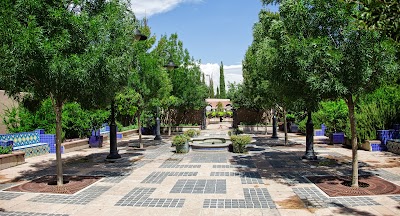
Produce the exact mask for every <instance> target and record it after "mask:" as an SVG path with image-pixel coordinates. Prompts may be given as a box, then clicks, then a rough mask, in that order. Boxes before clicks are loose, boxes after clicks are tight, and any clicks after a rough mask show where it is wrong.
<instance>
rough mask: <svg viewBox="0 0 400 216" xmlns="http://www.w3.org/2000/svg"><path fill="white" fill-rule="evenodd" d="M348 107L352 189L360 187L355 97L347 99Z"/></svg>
mask: <svg viewBox="0 0 400 216" xmlns="http://www.w3.org/2000/svg"><path fill="white" fill-rule="evenodd" d="M346 102H347V107H348V108H349V119H350V131H351V147H352V163H353V164H352V181H351V187H356V188H357V187H358V152H357V150H358V145H357V131H356V118H355V115H354V101H353V96H351V95H350V96H348V97H347V100H346Z"/></svg>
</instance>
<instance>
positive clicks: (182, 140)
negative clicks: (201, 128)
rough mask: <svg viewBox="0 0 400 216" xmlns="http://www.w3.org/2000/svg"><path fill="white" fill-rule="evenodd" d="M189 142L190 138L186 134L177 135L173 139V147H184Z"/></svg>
mask: <svg viewBox="0 0 400 216" xmlns="http://www.w3.org/2000/svg"><path fill="white" fill-rule="evenodd" d="M188 140H190V137H189V136H187V135H185V134H181V135H177V136H175V137H174V138H173V139H172V145H174V146H183V145H185V144H186V143H187V142H188Z"/></svg>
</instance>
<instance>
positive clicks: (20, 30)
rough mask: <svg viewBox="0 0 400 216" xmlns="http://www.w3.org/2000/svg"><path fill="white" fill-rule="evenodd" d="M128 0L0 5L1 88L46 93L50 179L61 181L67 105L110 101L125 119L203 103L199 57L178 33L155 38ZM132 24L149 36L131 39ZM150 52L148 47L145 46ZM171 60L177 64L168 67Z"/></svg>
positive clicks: (29, 0) (27, 0) (9, 1)
mask: <svg viewBox="0 0 400 216" xmlns="http://www.w3.org/2000/svg"><path fill="white" fill-rule="evenodd" d="M129 7H130V5H129V1H121V0H119V1H118V0H110V1H105V0H101V1H85V0H78V1H37V0H17V1H14V0H4V1H1V3H0V17H1V19H0V36H1V38H2V40H1V42H0V43H1V44H0V86H1V88H2V89H4V90H6V93H7V94H9V95H10V96H14V97H18V96H19V95H20V92H27V93H28V94H29V95H30V96H32V97H34V98H35V99H36V100H45V99H48V98H50V101H51V104H52V107H53V110H54V113H55V122H56V130H55V131H56V140H57V142H56V143H57V144H56V149H57V150H56V151H57V154H56V159H57V183H58V184H62V182H63V180H62V160H61V151H60V149H61V141H62V140H61V137H62V110H63V108H64V105H65V104H66V103H69V102H78V103H79V104H80V106H81V107H82V108H84V109H89V110H92V109H104V108H106V107H107V106H109V105H110V104H111V101H112V100H115V101H116V104H117V110H118V111H119V113H120V114H121V115H124V116H125V117H126V118H132V119H133V118H134V117H135V116H137V117H138V121H139V124H140V116H141V114H142V113H143V112H144V111H146V110H153V111H154V110H155V107H161V108H163V109H164V110H165V111H166V112H165V113H167V116H168V114H169V113H172V112H173V110H174V109H177V108H181V107H184V108H186V109H192V108H194V109H196V108H200V107H204V99H205V98H206V96H207V86H206V85H205V84H204V83H203V82H202V81H201V72H200V68H199V61H196V60H195V59H193V57H191V56H190V54H189V52H188V50H187V49H184V48H183V43H182V42H181V41H180V40H179V39H178V36H177V34H173V35H171V36H169V37H168V36H162V37H161V39H160V40H159V41H158V43H157V44H156V36H155V35H151V29H150V27H149V26H147V23H146V20H144V21H143V22H140V21H139V20H137V19H136V17H135V15H134V14H133V13H132V12H131V11H130V10H129ZM135 29H139V30H140V31H141V32H142V33H143V34H145V35H148V36H149V38H148V40H146V41H141V42H139V41H135V39H134V37H135V34H134V33H135ZM152 47H154V49H152V50H151V48H152ZM170 60H171V61H173V62H174V63H175V64H176V65H179V68H178V69H176V70H173V71H167V70H165V69H164V68H163V65H164V64H166V63H168V62H169V61H170Z"/></svg>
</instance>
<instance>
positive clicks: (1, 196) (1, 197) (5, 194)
mask: <svg viewBox="0 0 400 216" xmlns="http://www.w3.org/2000/svg"><path fill="white" fill-rule="evenodd" d="M21 195H23V194H22V193H8V192H2V191H0V200H11V199H14V198H16V197H19V196H21Z"/></svg>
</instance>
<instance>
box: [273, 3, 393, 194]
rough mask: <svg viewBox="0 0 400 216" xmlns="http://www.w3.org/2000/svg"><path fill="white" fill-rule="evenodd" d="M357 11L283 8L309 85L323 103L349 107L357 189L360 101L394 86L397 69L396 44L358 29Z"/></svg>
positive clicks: (327, 6) (339, 6) (326, 6)
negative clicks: (337, 101)
mask: <svg viewBox="0 0 400 216" xmlns="http://www.w3.org/2000/svg"><path fill="white" fill-rule="evenodd" d="M357 10H358V8H357V7H349V6H348V5H347V4H345V3H343V2H340V1H336V0H325V1H322V0H304V1H295V0H286V1H281V4H280V13H281V18H282V20H283V22H284V26H285V28H286V30H287V33H288V34H289V36H290V38H293V43H294V44H299V45H300V46H295V47H298V50H299V55H298V57H297V58H296V59H297V63H298V65H300V67H301V69H302V70H303V71H307V73H305V74H304V78H305V82H304V85H306V86H309V88H310V89H311V90H313V91H314V92H320V94H321V96H322V98H338V99H340V98H342V99H344V100H345V101H346V104H347V106H348V109H349V120H350V128H351V129H350V131H351V142H352V164H353V166H352V171H353V172H352V186H353V187H358V155H357V130H356V120H355V109H354V108H355V105H356V103H357V98H358V97H359V96H360V95H362V94H365V93H367V92H370V91H372V90H374V89H376V88H379V86H380V85H381V84H382V83H385V82H389V80H391V78H393V76H395V75H396V73H397V70H398V65H397V64H396V58H395V46H394V44H393V43H391V42H390V41H388V40H387V38H386V37H385V36H384V35H381V34H380V33H379V32H376V31H370V30H365V29H359V28H358V26H357V25H356V24H355V22H354V18H353V17H352V14H354V13H355V11H357ZM299 20H300V22H299ZM302 70H295V71H300V72H301V71H302ZM292 77H293V76H292ZM294 77H296V76H294Z"/></svg>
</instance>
